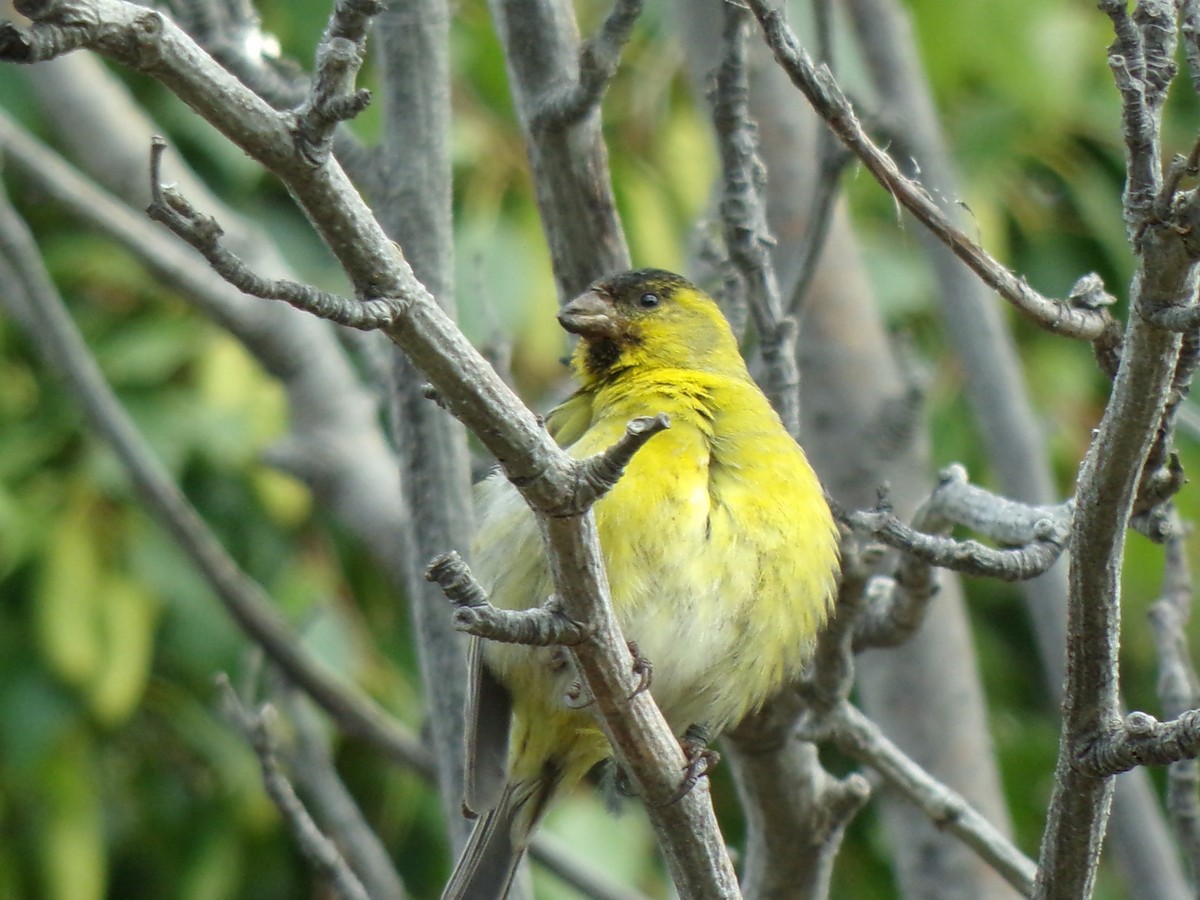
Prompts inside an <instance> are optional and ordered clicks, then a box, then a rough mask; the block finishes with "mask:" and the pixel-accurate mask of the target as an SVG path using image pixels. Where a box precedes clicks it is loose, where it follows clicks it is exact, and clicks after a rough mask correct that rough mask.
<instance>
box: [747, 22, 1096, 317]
mask: <svg viewBox="0 0 1200 900" xmlns="http://www.w3.org/2000/svg"><path fill="white" fill-rule="evenodd" d="M748 3H749V6H750V8H751V9H752V10H753V11H754V14H755V16H757V17H758V21H759V23H760V24H761V25H762V28H763V34H764V37H765V38H766V41H767V44H768V45H769V46H770V48H771V50H772V52H774V54H775V58H776V60H777V61H778V62H779V64H780V65H781V66H782V67H783V68H784V70H785V71H786V72H787V73H788V75H789V76H790V77H791V79H792V82H793V83H794V84H795V85H796V87H798V88H799V89H800V90H801V91H802V92H803V93H804V95H805V97H807V98H808V101H809V102H810V103H811V104H812V106H813V109H815V110H816V111H817V114H818V115H820V116H821V117H822V118H823V119H825V121H826V122H827V123H828V124H829V127H830V128H832V129H833V131H834V133H835V134H837V136H838V137H839V138H840V139H841V140H842V142H843V143H844V144H845V145H846V146H847V147H848V148H849V149H850V150H851V151H852V152H853V153H854V154H855V155H856V156H857V157H858V158H859V159H860V160H861V161H862V163H863V165H864V166H865V167H866V168H867V170H868V171H869V172H870V173H871V174H872V175H873V176H874V177H875V179H876V180H877V181H879V183H880V184H881V185H883V187H884V188H885V189H886V190H887V191H888V193H890V194H891V195H892V196H893V197H895V198H896V200H897V201H899V202H900V203H901V204H902V205H903V206H904V207H905V209H907V210H908V211H909V212H911V213H912V214H913V215H914V216H916V218H917V219H918V220H919V221H920V222H921V223H922V224H923V225H925V227H927V228H928V229H929V230H930V231H931V232H932V233H933V234H936V235H937V236H938V237H939V238H940V239H941V240H942V241H944V242H945V244H946V246H948V247H949V248H950V249H951V250H953V251H954V253H955V254H956V255H957V256H958V257H959V258H960V259H962V260H963V262H965V263H966V264H967V265H968V266H970V267H971V269H972V271H974V272H975V273H976V274H977V275H979V277H980V278H982V279H983V280H984V281H985V282H986V283H987V284H988V285H990V286H991V287H992V288H994V289H995V290H996V291H997V292H998V293H999V294H1000V295H1001V296H1002V297H1004V298H1005V299H1006V300H1008V301H1009V302H1010V303H1012V304H1013V305H1014V306H1015V307H1016V308H1017V309H1018V310H1019V311H1020V312H1021V313H1022V314H1023V315H1025V316H1026V317H1028V318H1029V319H1030V320H1032V321H1033V322H1035V323H1036V324H1038V325H1039V326H1040V327H1042V328H1045V329H1046V330H1048V331H1052V332H1054V333H1055V334H1061V335H1066V336H1069V337H1077V338H1083V339H1085V340H1096V339H1098V338H1101V337H1103V336H1104V335H1105V334H1106V333H1108V332H1109V331H1110V329H1111V328H1112V324H1111V319H1110V317H1109V316H1108V314H1107V313H1106V312H1105V311H1104V310H1102V309H1099V310H1098V309H1092V308H1087V307H1081V306H1073V305H1071V304H1070V303H1066V302H1063V301H1060V300H1052V299H1050V298H1047V297H1044V296H1042V295H1041V294H1039V293H1038V292H1037V291H1035V290H1033V288H1031V287H1030V286H1029V285H1028V284H1026V283H1025V281H1024V280H1023V279H1021V278H1018V277H1017V276H1016V275H1014V274H1013V273H1012V271H1010V270H1009V269H1008V268H1006V267H1005V266H1003V265H1001V264H1000V263H999V262H997V261H996V259H995V258H993V257H992V256H991V255H989V254H988V253H987V251H986V250H984V249H983V248H982V247H980V246H979V245H978V244H976V243H975V242H974V241H972V240H971V239H970V238H969V237H967V235H966V234H964V233H963V232H962V231H961V230H960V229H959V228H957V227H956V226H955V225H954V224H953V223H952V222H951V221H950V219H949V217H948V216H946V214H945V213H944V212H942V210H941V209H940V208H939V207H938V205H937V204H936V203H935V202H934V201H933V199H932V198H931V197H930V196H929V195H928V194H927V193H926V192H925V189H924V188H922V187H921V185H920V184H918V183H917V182H915V181H913V180H912V179H910V178H907V177H905V176H904V175H903V174H902V173H901V172H900V169H899V168H898V167H897V166H896V163H895V161H894V160H893V159H892V158H891V157H890V156H889V155H888V154H887V153H886V152H884V151H883V150H882V149H880V147H879V146H878V145H876V144H875V143H874V142H873V141H872V140H871V139H870V138H869V137H868V136H867V134H866V132H865V131H863V128H862V125H861V124H860V123H859V121H858V117H857V116H856V115H855V113H854V109H853V107H852V106H851V105H850V101H849V100H847V99H846V96H845V95H844V94H843V93H842V90H841V88H840V87H839V86H838V84H837V81H836V80H835V79H834V77H833V75H832V74H831V73H830V71H829V69H828V68H827V67H825V66H820V67H818V66H816V65H814V63H813V61H812V59H811V58H810V57H809V55H808V53H807V52H806V51H805V50H804V48H803V47H802V46H801V45H800V42H799V40H798V39H797V38H796V35H795V33H794V32H793V31H792V29H791V28H790V27H789V26H788V24H787V21H786V19H785V17H784V14H783V12H782V11H781V10H779V9H777V8H775V7H774V6H772V5H771V2H770V0H748Z"/></svg>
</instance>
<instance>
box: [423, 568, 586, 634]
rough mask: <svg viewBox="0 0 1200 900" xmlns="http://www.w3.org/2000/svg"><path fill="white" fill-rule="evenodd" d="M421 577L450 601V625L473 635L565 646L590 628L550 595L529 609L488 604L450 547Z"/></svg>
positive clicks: (468, 571)
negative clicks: (574, 617)
mask: <svg viewBox="0 0 1200 900" xmlns="http://www.w3.org/2000/svg"><path fill="white" fill-rule="evenodd" d="M425 577H426V578H427V579H429V580H430V581H434V582H437V584H438V585H440V586H441V588H442V590H443V591H445V593H446V596H447V597H449V598H450V601H451V602H452V603H453V604H454V606H455V611H454V627H455V628H457V629H458V630H459V631H465V632H466V633H467V634H473V635H475V636H476V637H481V638H487V639H488V640H491V641H501V642H503V643H506V644H526V645H528V646H531V647H553V646H560V647H569V646H574V645H576V644H580V643H582V642H583V641H584V640H586V639H587V638H588V636H589V635H590V634H591V633H592V631H593V629H589V628H588V627H587V626H585V625H582V624H580V623H579V622H574V621H572V620H571V619H569V618H568V617H567V616H566V615H564V614H563V611H562V609H561V608H560V607H559V604H558V602H557V600H555V598H554V597H553V596H551V597H550V598H549V599H548V600H547V601H546V603H545V604H544V605H543V606H539V607H533V608H531V609H520V610H513V609H500V608H499V607H495V606H492V605H491V603H489V602H488V599H487V595H486V594H485V593H484V590H483V587H482V586H481V585H480V584H479V582H478V581H476V580H475V577H474V576H473V575H472V574H471V570H470V569H469V568H467V564H466V563H465V562H463V560H462V557H460V556H459V555H458V554H457V553H455V552H454V551H451V552H450V553H447V554H445V555H444V556H439V557H438V558H437V559H435V560H434V561H433V562H431V563H430V564H429V569H428V570H427V571H426V573H425Z"/></svg>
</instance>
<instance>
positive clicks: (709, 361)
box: [443, 269, 838, 900]
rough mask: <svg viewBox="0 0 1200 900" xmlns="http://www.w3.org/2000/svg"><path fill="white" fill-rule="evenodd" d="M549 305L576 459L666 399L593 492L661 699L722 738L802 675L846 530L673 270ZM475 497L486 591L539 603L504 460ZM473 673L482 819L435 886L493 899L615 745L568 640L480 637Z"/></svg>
mask: <svg viewBox="0 0 1200 900" xmlns="http://www.w3.org/2000/svg"><path fill="white" fill-rule="evenodd" d="M558 319H559V322H560V323H561V324H562V326H563V328H565V329H566V330H567V331H569V332H572V333H574V334H577V335H579V337H580V338H581V340H580V342H579V344H578V346H577V348H576V350H575V353H574V356H573V357H572V367H573V369H574V371H575V374H576V375H577V377H578V379H579V382H580V387H579V390H578V391H577V392H576V393H575V394H574V395H573V396H571V397H570V398H569V399H568V400H567V401H566V402H565V403H563V404H562V405H561V406H559V407H558V408H557V409H555V410H554V411H553V412H551V413H550V415H549V416H548V417H547V420H546V425H547V427H548V428H549V430H550V432H551V434H552V435H553V436H554V438H555V439H556V440H557V441H558V442H559V444H560V445H562V446H563V447H565V448H567V450H568V452H569V453H570V454H571V455H572V456H575V457H577V458H581V459H582V458H584V457H588V456H591V455H592V454H595V453H599V452H601V451H603V450H605V449H607V448H608V447H610V446H612V445H613V444H614V443H616V441H617V440H618V439H619V438H620V437H621V436H622V435H623V434H624V432H625V426H626V425H627V424H628V423H629V421H630V420H631V419H633V418H635V417H637V416H654V415H657V414H658V413H666V414H667V415H668V416H670V421H671V426H670V428H669V429H668V430H666V431H664V432H662V433H660V434H658V435H655V436H654V437H652V438H651V439H650V441H649V442H648V443H647V444H646V446H645V447H643V448H642V449H641V450H640V451H638V453H637V454H636V455H634V457H633V460H632V461H631V462H630V464H629V466H628V467H627V469H626V472H625V475H624V477H622V478H621V480H620V481H619V482H617V484H616V486H615V487H614V488H613V489H612V491H611V492H610V493H608V494H607V495H606V496H605V497H603V498H602V499H601V500H600V501H599V502H598V503H597V504H596V506H595V515H596V526H597V529H598V531H599V536H600V547H601V550H602V553H603V556H604V561H605V565H606V568H607V572H608V582H609V587H610V590H611V595H612V604H613V610H614V612H615V614H616V617H617V620H618V621H619V622H620V625H621V628H622V630H623V631H624V634H625V636H626V638H628V639H630V640H632V641H635V642H636V643H637V645H638V647H639V648H640V650H641V653H642V654H643V655H644V656H645V657H646V658H647V659H648V660H649V661H650V662H651V664H652V665H653V671H654V677H653V682H652V686H651V693H652V694H653V696H654V699H655V701H656V702H657V703H658V705H659V707H660V708H661V709H662V712H663V715H664V716H665V717H666V719H667V722H668V723H670V725H671V728H672V729H673V730H674V732H675V734H676V735H678V736H683V735H684V733H685V731H687V730H688V729H689V727H693V726H695V727H698V728H701V729H703V731H705V732H707V733H708V734H712V735H715V734H717V733H719V732H720V731H721V730H722V729H723V728H725V727H726V726H728V725H732V724H735V723H736V722H737V721H738V720H739V719H741V718H742V717H743V716H745V715H746V714H747V713H750V712H752V711H754V710H756V709H757V708H758V707H760V706H761V705H762V703H763V701H764V700H766V699H767V697H768V696H770V695H771V694H772V693H774V692H775V691H777V690H778V689H779V688H781V687H782V686H783V685H785V684H787V683H788V682H789V681H791V680H793V679H795V678H796V677H797V675H798V674H799V673H800V671H801V668H802V666H803V664H804V662H805V660H806V659H807V657H808V655H809V652H810V650H811V648H812V645H813V642H814V639H815V637H816V634H817V631H818V630H819V629H820V628H821V626H822V624H823V623H824V622H825V619H826V618H827V616H828V614H829V609H830V603H831V598H832V596H833V590H834V579H835V570H836V568H837V542H838V539H837V531H836V528H835V526H834V523H833V518H832V516H831V515H830V512H829V507H828V506H827V505H826V503H825V499H824V495H823V493H822V490H821V485H820V484H819V483H818V481H817V477H816V475H815V474H814V472H813V470H812V468H811V467H810V466H809V464H808V461H807V459H805V456H804V452H803V451H802V450H801V449H800V447H799V446H798V445H797V444H796V442H795V441H794V440H793V439H792V437H791V436H790V435H789V434H788V433H787V431H786V430H785V429H784V427H783V425H782V423H781V422H780V420H779V417H778V416H777V415H776V413H775V411H774V410H773V409H772V408H771V405H770V403H768V401H767V398H766V397H765V396H763V393H762V392H761V391H760V390H759V389H758V387H757V385H755V383H754V381H753V379H752V378H751V377H750V374H749V372H748V371H747V370H746V365H745V363H744V362H743V361H742V357H741V354H740V353H739V351H738V346H737V341H736V339H735V338H734V336H733V332H732V331H731V330H730V327H729V324H728V322H726V320H725V318H724V316H723V315H722V314H721V311H720V310H719V309H718V307H717V304H716V303H715V302H714V301H713V300H712V298H711V297H709V296H708V295H707V294H705V293H704V292H703V291H701V290H700V289H699V288H697V287H696V286H695V285H693V284H691V283H690V282H688V281H687V280H685V279H684V278H681V277H680V276H678V275H675V274H672V273H670V272H665V271H662V270H660V269H642V270H639V271H636V272H625V273H622V274H619V275H615V276H613V277H610V278H606V279H603V280H601V281H598V282H596V283H595V284H594V285H592V288H591V289H590V290H589V291H588V292H587V293H585V294H583V295H582V296H580V297H578V298H577V299H575V300H574V301H572V302H571V303H569V304H567V305H566V306H565V307H563V308H562V310H561V311H560V312H559V315H558ZM476 499H477V506H478V519H479V529H478V533H477V536H476V540H475V547H474V568H475V572H476V574H477V576H478V577H479V581H480V582H481V584H482V585H483V587H484V588H485V589H486V590H487V591H488V593H489V595H490V598H491V602H492V603H493V604H495V605H496V606H499V607H503V608H506V609H525V608H529V607H532V606H536V605H540V604H541V603H543V602H544V601H545V600H546V598H547V597H548V596H549V595H550V594H551V593H552V591H553V584H552V582H551V578H550V570H549V566H548V564H547V561H546V556H545V549H544V547H543V544H542V538H541V536H540V534H539V531H538V527H537V524H536V522H535V520H534V518H533V515H532V514H531V513H530V511H529V509H528V508H527V507H526V505H525V502H524V501H523V500H522V499H521V497H520V495H519V494H518V493H517V491H516V490H515V489H514V488H513V486H512V485H511V484H509V482H508V481H507V480H506V479H505V478H504V476H503V474H502V473H498V472H497V473H494V474H493V475H492V476H491V477H489V478H487V479H486V480H484V481H483V482H482V483H480V484H479V485H478V486H477V489H476ZM472 672H473V684H472V697H471V701H470V706H471V708H469V709H468V759H469V761H468V772H467V789H466V794H467V796H466V805H467V807H468V808H469V809H471V810H473V811H474V812H476V813H478V814H480V815H481V818H480V820H479V821H478V822H477V823H476V826H475V829H474V831H473V833H472V835H471V838H470V841H469V842H468V845H467V847H466V849H465V850H464V851H463V854H462V857H461V858H460V859H459V862H458V865H457V866H456V867H455V870H454V873H453V874H452V875H451V878H450V881H449V883H448V885H447V887H446V889H445V893H444V894H443V898H454V900H463V898H468V900H500V898H503V897H504V896H505V895H506V894H507V892H508V888H509V885H510V883H511V881H512V877H513V873H514V872H515V869H516V866H517V863H518V862H519V861H520V858H521V856H522V854H523V853H524V851H525V848H526V847H527V846H528V843H529V839H530V837H531V835H532V834H533V831H534V829H535V828H536V826H537V823H538V821H539V819H540V818H541V816H542V814H543V813H544V812H545V810H546V807H547V806H548V805H549V803H550V801H551V800H552V799H553V798H554V797H555V796H557V795H558V794H559V793H561V792H563V791H565V790H567V789H568V788H570V787H571V786H573V785H574V784H576V783H577V782H578V781H579V780H580V779H581V778H582V777H583V776H584V775H585V774H586V773H587V772H588V770H589V769H591V768H592V767H593V766H595V765H596V764H597V763H598V762H600V761H601V760H604V759H606V758H607V757H609V756H610V755H611V750H610V748H609V746H608V742H607V740H606V739H605V737H604V735H603V734H602V733H601V731H600V729H599V727H598V726H597V725H596V722H595V720H594V719H593V717H592V715H591V713H590V712H588V711H587V710H586V709H573V708H571V707H570V706H569V705H568V704H567V703H566V702H565V700H564V696H565V693H566V690H567V687H568V685H569V683H570V682H571V681H572V680H574V678H575V676H574V674H573V672H572V670H571V667H570V665H569V663H568V659H567V656H566V654H565V653H563V652H562V651H561V650H559V649H555V648H538V647H527V646H519V645H514V644H499V643H493V642H490V641H489V642H481V641H478V640H475V641H474V643H473V647H472ZM510 722H511V726H510ZM510 744H511V748H512V749H511V752H510V751H509V749H508V748H509V746H510Z"/></svg>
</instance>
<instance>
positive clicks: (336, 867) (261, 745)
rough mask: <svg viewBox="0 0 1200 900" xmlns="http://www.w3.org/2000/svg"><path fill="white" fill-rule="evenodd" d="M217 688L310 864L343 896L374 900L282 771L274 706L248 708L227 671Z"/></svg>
mask: <svg viewBox="0 0 1200 900" xmlns="http://www.w3.org/2000/svg"><path fill="white" fill-rule="evenodd" d="M217 688H218V690H219V691H220V692H221V704H222V707H223V709H224V712H225V715H226V717H227V718H228V719H229V720H230V721H231V722H232V723H233V724H234V725H236V726H237V728H238V730H239V731H240V732H241V733H242V736H243V737H244V738H245V740H246V742H247V743H248V744H250V746H251V748H253V750H254V755H255V756H257V757H258V764H259V767H260V768H261V769H262V780H263V786H264V787H265V788H266V789H267V796H269V797H270V798H271V802H273V803H274V804H275V808H276V809H278V810H279V812H280V814H281V815H282V816H283V821H284V822H285V823H286V824H287V826H288V830H290V831H291V833H292V837H293V838H294V839H295V841H296V844H297V845H298V846H299V847H300V850H301V852H302V853H303V854H304V856H305V858H306V859H307V860H308V862H309V865H311V866H312V867H313V869H314V871H316V872H317V873H318V874H319V875H321V876H322V879H323V880H324V881H325V883H326V884H327V885H328V886H329V888H330V890H331V891H333V893H334V895H335V896H336V897H338V898H339V900H370V898H369V897H368V896H367V891H366V889H365V888H364V887H363V885H362V882H361V881H359V879H358V876H357V875H355V874H354V872H353V871H352V870H351V868H350V866H349V865H347V863H346V860H345V858H344V857H343V856H342V854H341V853H340V852H339V851H338V848H337V847H336V846H335V845H334V843H333V841H331V840H330V839H329V838H328V837H326V836H325V835H324V834H323V833H322V832H321V829H320V827H318V825H317V823H316V822H314V821H313V818H312V816H311V815H310V814H309V812H308V810H307V809H305V807H304V804H303V803H302V802H301V800H300V798H299V797H298V796H296V791H295V790H294V789H293V788H292V784H291V782H290V781H288V780H287V778H286V777H285V776H284V774H283V772H281V771H280V769H279V763H278V761H277V759H276V753H275V751H276V746H275V745H276V741H275V736H274V735H273V734H272V731H273V729H274V727H275V724H276V714H275V710H274V708H273V707H271V706H263V707H261V708H259V709H258V710H256V711H254V712H251V711H250V710H248V709H246V708H245V707H244V706H242V704H241V701H240V700H239V699H238V696H237V694H236V693H235V692H234V690H233V686H232V685H231V684H230V683H229V679H228V677H226V676H225V675H221V676H219V677H218V679H217Z"/></svg>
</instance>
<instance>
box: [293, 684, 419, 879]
mask: <svg viewBox="0 0 1200 900" xmlns="http://www.w3.org/2000/svg"><path fill="white" fill-rule="evenodd" d="M276 673H277V674H278V672H277V670H276ZM271 680H272V681H275V682H277V684H275V685H272V686H271V694H272V695H273V696H276V697H277V698H278V701H279V705H280V708H281V709H282V710H283V712H284V714H285V715H286V716H287V720H288V722H289V723H290V725H291V727H292V733H293V738H294V739H293V741H292V742H291V744H290V746H285V747H279V748H277V755H278V756H280V757H281V758H282V759H283V760H284V762H285V763H286V764H287V766H288V769H289V770H290V771H291V773H292V777H293V778H294V779H295V781H296V784H297V786H298V787H299V789H300V793H301V794H302V795H303V796H304V797H305V799H306V800H307V801H308V804H309V805H310V806H311V807H312V809H313V811H314V818H315V819H316V820H317V821H318V822H320V823H321V825H322V827H323V828H324V829H325V830H326V832H327V833H328V834H329V836H330V838H331V839H332V840H333V841H334V843H335V844H336V846H337V847H339V848H340V849H341V852H342V853H343V854H345V857H346V862H347V863H349V865H350V868H351V869H352V870H353V871H354V873H355V874H356V875H357V876H358V878H359V879H360V880H361V881H362V883H363V886H364V887H365V888H366V890H367V893H368V894H369V895H370V897H371V900H403V898H404V896H405V893H406V892H405V890H404V885H403V883H402V882H401V881H400V876H399V875H398V874H397V872H396V868H395V866H394V865H393V864H392V861H391V859H390V857H389V856H388V852H387V848H386V847H384V845H383V842H382V841H381V840H380V838H379V836H378V835H377V834H376V833H375V832H374V831H373V830H372V829H371V826H370V824H369V823H368V822H367V820H366V818H365V817H364V816H363V813H362V810H361V809H359V806H358V803H357V802H356V801H355V799H354V797H353V796H352V795H351V793H350V791H349V790H347V788H346V785H345V784H344V783H343V782H342V779H341V777H340V776H339V775H338V772H337V767H336V765H335V764H334V761H333V756H332V754H331V753H330V748H329V738H328V737H327V735H326V734H325V730H324V729H322V728H321V722H320V721H319V720H318V718H317V716H316V714H315V711H314V710H313V708H312V706H311V704H310V703H309V702H308V700H307V698H306V697H304V695H303V692H302V691H297V690H296V689H295V688H294V687H293V686H292V685H291V684H290V683H288V682H287V679H286V678H284V677H282V676H280V677H278V678H275V679H271Z"/></svg>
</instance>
